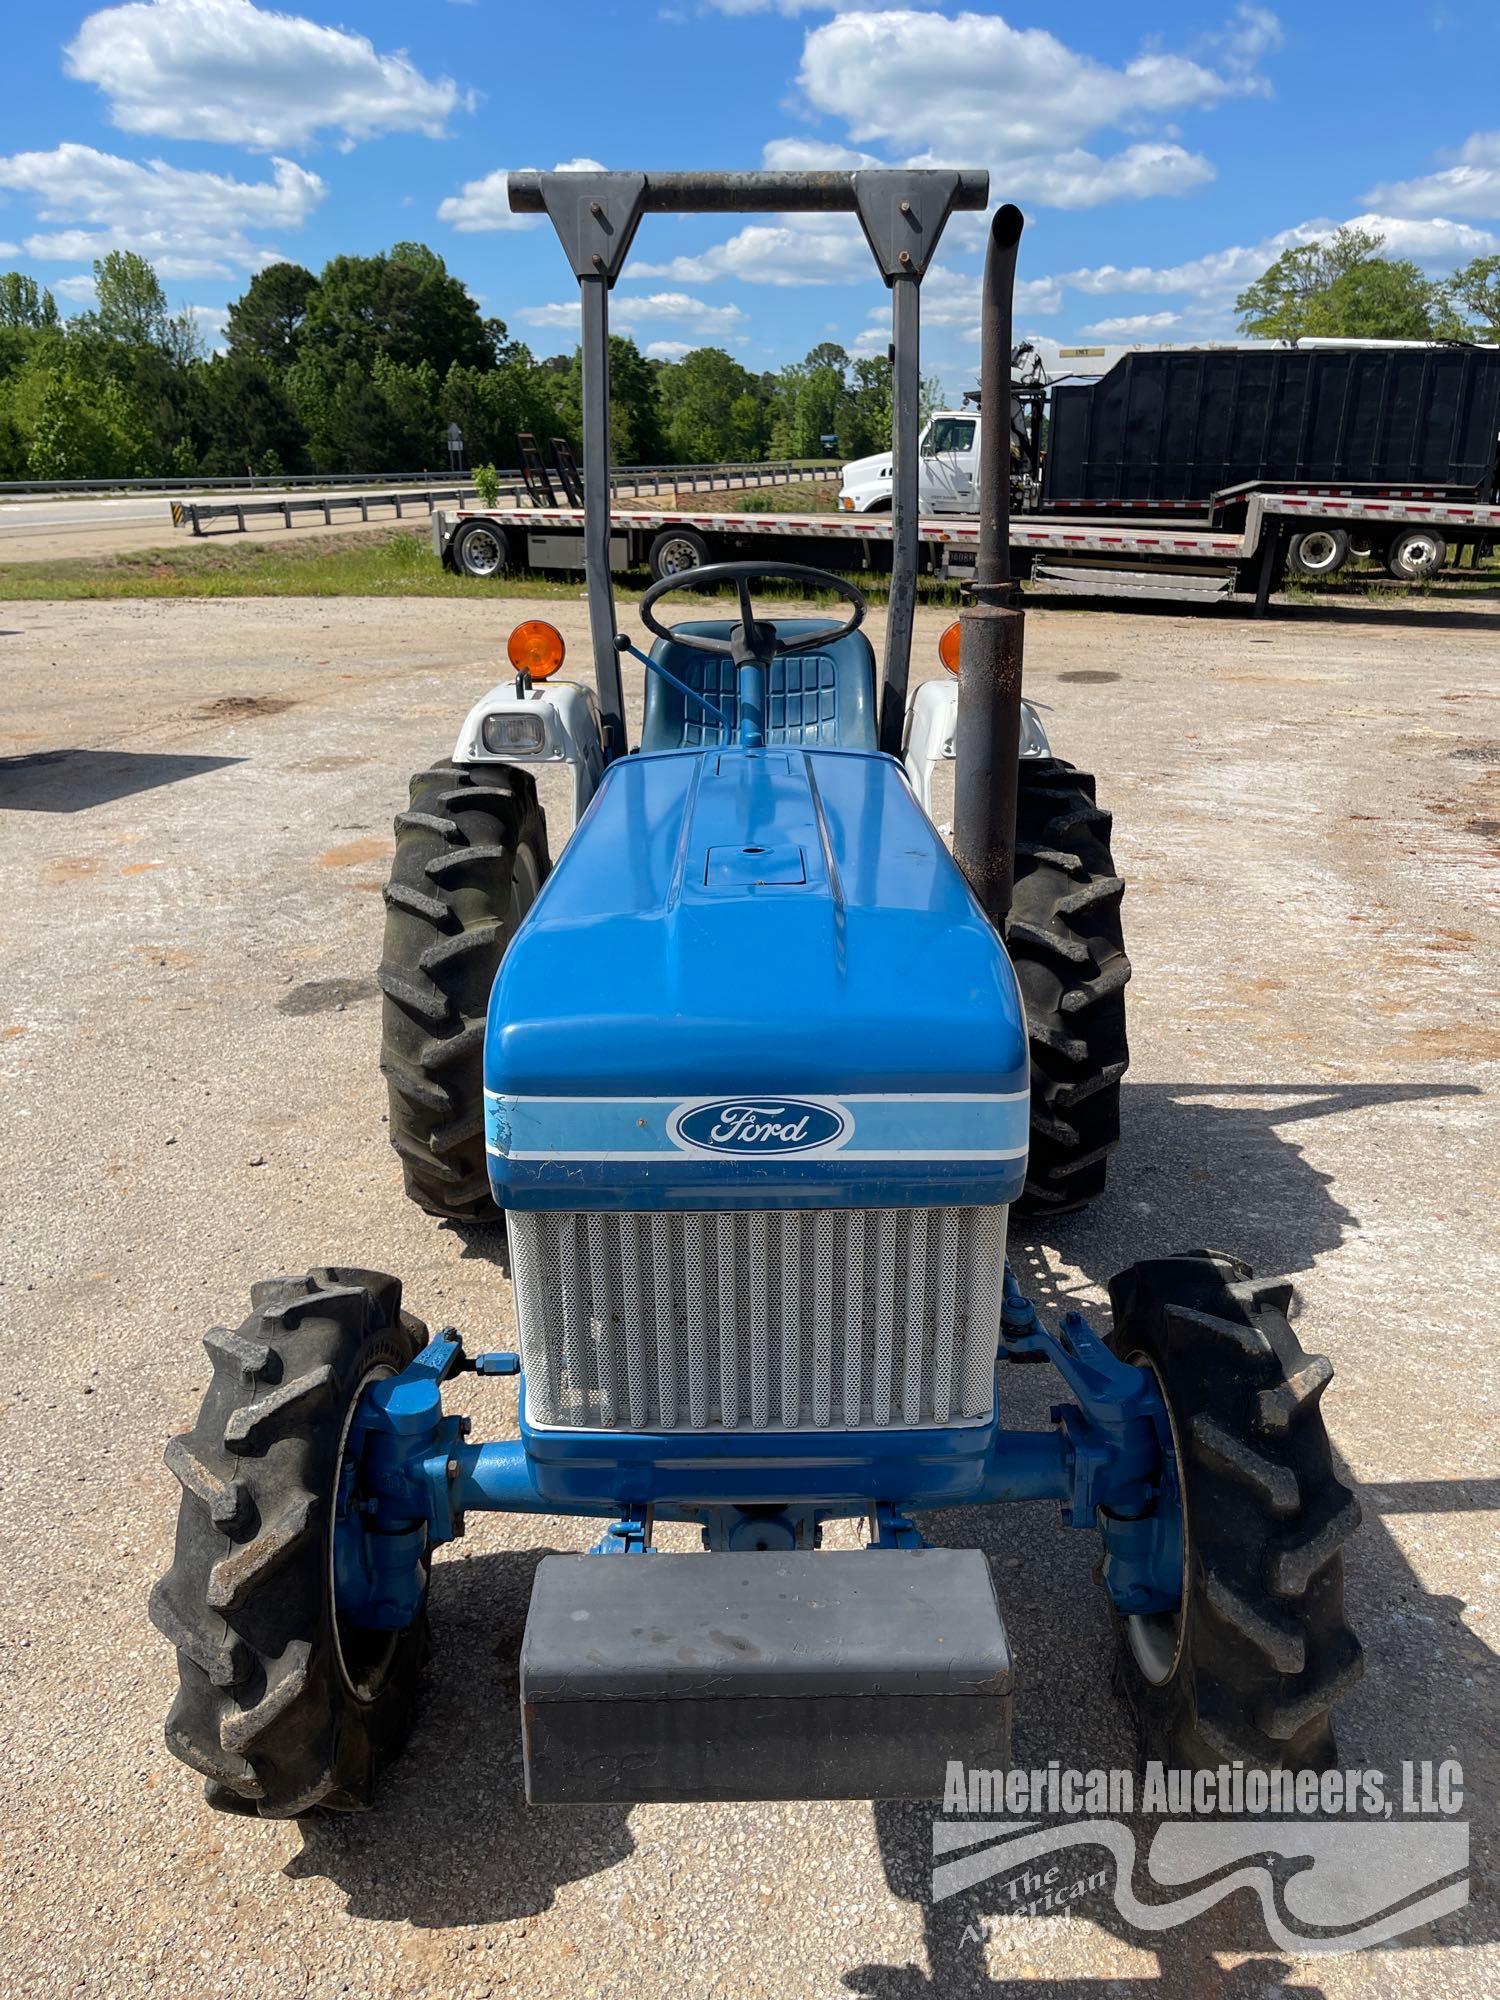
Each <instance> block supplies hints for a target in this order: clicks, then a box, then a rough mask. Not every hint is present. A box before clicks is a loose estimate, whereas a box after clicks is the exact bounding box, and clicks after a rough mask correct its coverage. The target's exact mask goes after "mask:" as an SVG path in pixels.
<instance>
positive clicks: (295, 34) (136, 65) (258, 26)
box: [66, 0, 474, 151]
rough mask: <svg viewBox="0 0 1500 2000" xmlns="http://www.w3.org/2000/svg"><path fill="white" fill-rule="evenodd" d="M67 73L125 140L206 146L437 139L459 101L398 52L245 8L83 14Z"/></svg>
mask: <svg viewBox="0 0 1500 2000" xmlns="http://www.w3.org/2000/svg"><path fill="white" fill-rule="evenodd" d="M66 59H67V67H68V71H69V74H70V75H72V76H75V77H77V78H78V79H79V80H80V81H81V82H83V83H93V84H97V85H98V87H99V88H100V89H101V90H102V91H103V92H104V94H105V96H106V97H107V98H108V99H109V115H110V117H111V119H112V120H113V122H114V123H115V124H116V125H118V126H119V127H120V128H121V129H122V130H123V131H126V132H149V133H152V134H153V135H156V136H159V137H163V138H173V139H210V140H213V141H215V142H217V143H218V144H221V145H222V144H230V145H242V146H253V147H256V148H258V149H261V150H264V151H269V150H271V149H272V148H273V147H278V146H306V145H309V144H311V143H312V142H313V140H315V139H316V137H317V136H318V134H319V133H320V132H325V131H326V132H334V133H337V134H339V135H340V136H341V138H342V139H343V141H344V142H345V143H347V144H352V143H353V142H354V141H356V140H359V139H369V138H373V137H374V136H376V135H377V134H379V133H382V132H422V133H425V134H426V135H427V136H428V137H429V138H438V137H441V135H442V133H443V130H444V127H445V125H446V123H447V120H448V117H449V115H450V114H451V113H452V112H453V110H454V109H455V108H456V107H459V106H463V107H464V108H465V109H472V107H473V103H474V98H473V94H472V93H471V92H467V91H461V90H460V89H459V87H458V85H457V84H456V83H455V82H454V81H453V79H452V77H447V76H441V77H428V76H424V75H423V74H422V72H421V71H420V70H419V69H417V68H416V66H415V65H414V64H413V63H412V61H411V60H410V58H409V57H408V56H406V55H404V54H402V53H401V52H399V51H398V52H397V53H395V54H392V55H382V54H380V53H379V51H378V50H377V49H376V48H375V46H374V44H373V43H372V42H371V41H370V40H369V38H368V37H367V36H365V35H356V34H351V33H350V32H349V31H348V30H347V29H345V28H326V27H323V26H322V25H321V24H320V23H318V22H316V21H309V20H307V19H305V18H304V17H303V16H302V15H299V14H283V13H272V12H270V11H269V10H268V9H265V8H261V7H257V6H255V5H253V4H252V0H129V4H128V5H125V6H122V7H107V8H104V9H102V10H101V11H100V12H99V13H97V14H90V15H89V16H88V18H87V19H86V20H85V21H84V23H83V26H82V27H81V28H80V29H79V30H78V33H77V35H76V36H75V37H74V39H73V41H72V42H71V43H70V44H69V45H68V48H67V51H66Z"/></svg>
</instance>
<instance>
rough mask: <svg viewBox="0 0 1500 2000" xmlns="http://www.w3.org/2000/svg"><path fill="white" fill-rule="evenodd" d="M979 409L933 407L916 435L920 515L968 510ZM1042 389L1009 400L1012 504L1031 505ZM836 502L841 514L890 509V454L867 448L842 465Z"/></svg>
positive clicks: (972, 502)
mask: <svg viewBox="0 0 1500 2000" xmlns="http://www.w3.org/2000/svg"><path fill="white" fill-rule="evenodd" d="M980 422H981V418H980V415H979V411H978V409H977V408H976V409H961V410H934V411H933V413H932V415H931V416H930V417H929V418H928V419H927V422H926V424H925V426H924V427H923V430H922V435H921V437H920V439H919V440H918V449H919V450H920V452H921V461H920V464H919V466H918V468H917V490H918V504H919V505H920V507H921V509H922V512H923V513H924V514H972V513H973V512H974V510H975V506H976V504H977V495H978V491H979V485H978V482H979V427H980ZM1041 428H1042V391H1041V390H1040V389H1033V388H1025V389H1020V388H1018V389H1017V390H1016V392H1015V394H1014V396H1013V399H1012V402H1011V419H1010V434H1011V443H1010V458H1011V505H1012V507H1015V508H1020V509H1025V508H1028V507H1034V506H1035V505H1036V500H1037V494H1038V491H1039V484H1040V479H1039V475H1040V464H1041ZM839 506H840V508H841V509H842V511H843V512H844V513H846V514H888V513H889V512H890V511H891V455H890V453H889V452H888V451H877V452H872V453H871V454H870V456H869V457H868V458H854V459H851V460H850V461H849V463H848V464H847V465H846V466H845V467H844V469H843V474H842V477H841V480H840V484H839Z"/></svg>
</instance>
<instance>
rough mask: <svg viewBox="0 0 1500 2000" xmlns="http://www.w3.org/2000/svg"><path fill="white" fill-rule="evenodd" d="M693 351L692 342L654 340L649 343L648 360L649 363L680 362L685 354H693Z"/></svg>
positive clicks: (647, 349) (647, 347)
mask: <svg viewBox="0 0 1500 2000" xmlns="http://www.w3.org/2000/svg"><path fill="white" fill-rule="evenodd" d="M692 351H693V343H692V342H691V341H690V340H653V341H650V342H648V343H647V346H646V358H647V360H648V361H680V360H681V359H682V357H683V355H684V354H691V353H692Z"/></svg>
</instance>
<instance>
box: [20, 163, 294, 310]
mask: <svg viewBox="0 0 1500 2000" xmlns="http://www.w3.org/2000/svg"><path fill="white" fill-rule="evenodd" d="M271 168H272V178H271V179H270V180H264V181H237V180H231V179H230V178H229V176H228V175H226V174H210V173H200V172H198V171H196V170H192V169H188V168H184V167H170V166H168V165H166V163H165V162H164V161H161V160H150V161H147V162H145V163H142V162H140V161H137V160H122V159H120V158H118V157H117V156H116V155H115V154H113V153H100V152H96V151H95V149H94V148H93V147H92V146H78V145H71V144H69V145H62V146H57V147H54V148H53V150H52V151H51V152H50V153H13V154H11V155H10V156H9V157H8V158H0V187H4V188H12V189H14V190H15V191H16V192H17V193H20V194H28V195H30V196H31V197H32V198H33V199H34V201H35V202H36V204H37V218H38V220H39V221H41V222H51V223H63V224H68V225H73V226H70V227H66V228H63V229H60V230H56V231H50V232H42V233H39V234H35V235H32V236H29V237H28V238H27V239H26V249H27V252H28V254H29V255H31V256H33V257H36V258H39V259H41V260H42V261H43V262H47V261H57V262H60V263H74V262H77V261H79V260H80V259H82V258H85V257H102V256H103V255H104V254H105V253H106V251H109V250H137V251H139V252H140V254H141V255H142V256H143V257H149V258H150V260H151V262H152V263H153V264H154V265H155V266H156V268H157V270H158V271H159V272H160V273H161V275H162V276H163V277H168V278H196V277H210V276H230V275H232V274H233V273H234V272H235V271H237V270H243V271H249V270H258V269H259V268H260V267H261V266H262V265H263V264H269V263H273V262H274V261H275V259H276V256H277V254H278V253H277V252H276V251H275V250H273V249H271V248H269V247H267V246H266V245H265V244H263V243H260V242H257V241H255V240H254V238H255V237H257V236H258V235H259V234H260V232H261V231H263V230H272V229H295V228H298V227H300V225H301V224H302V223H303V222H305V221H306V219H307V217H308V216H309V215H310V214H311V213H312V211H313V209H314V208H316V206H317V205H318V203H319V202H320V201H321V200H322V199H323V197H324V195H325V194H326V192H327V189H326V188H325V187H324V185H323V182H322V181H321V180H320V179H319V177H318V176H317V175H316V174H314V173H309V172H308V171H307V170H306V168H304V167H299V166H297V165H295V164H294V163H293V162H292V161H291V160H273V161H272V163H271Z"/></svg>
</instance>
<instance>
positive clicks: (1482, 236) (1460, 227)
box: [1349, 215, 1500, 271]
mask: <svg viewBox="0 0 1500 2000" xmlns="http://www.w3.org/2000/svg"><path fill="white" fill-rule="evenodd" d="M1349 226H1350V228H1352V229H1370V230H1373V231H1374V232H1375V233H1376V234H1377V235H1380V236H1383V237H1384V238H1385V242H1384V244H1383V245H1382V247H1381V255H1382V256H1385V257H1410V258H1412V259H1413V260H1414V261H1415V262H1416V263H1418V264H1421V265H1422V266H1423V267H1424V269H1427V270H1432V271H1446V270H1448V269H1450V268H1451V266H1452V265H1454V264H1455V263H1463V262H1465V261H1466V260H1467V259H1468V258H1470V257H1488V256H1490V255H1491V254H1492V252H1494V251H1496V250H1500V236H1496V235H1494V234H1493V233H1492V232H1491V231H1490V230H1488V229H1476V228H1474V226H1473V224H1472V223H1468V222H1450V221H1449V220H1448V219H1447V218H1446V217H1444V216H1441V215H1434V216H1431V217H1428V218H1426V219H1424V220H1421V221H1417V220H1413V219H1412V218H1411V217H1410V216H1405V215H1352V216H1350V218H1349Z"/></svg>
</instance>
